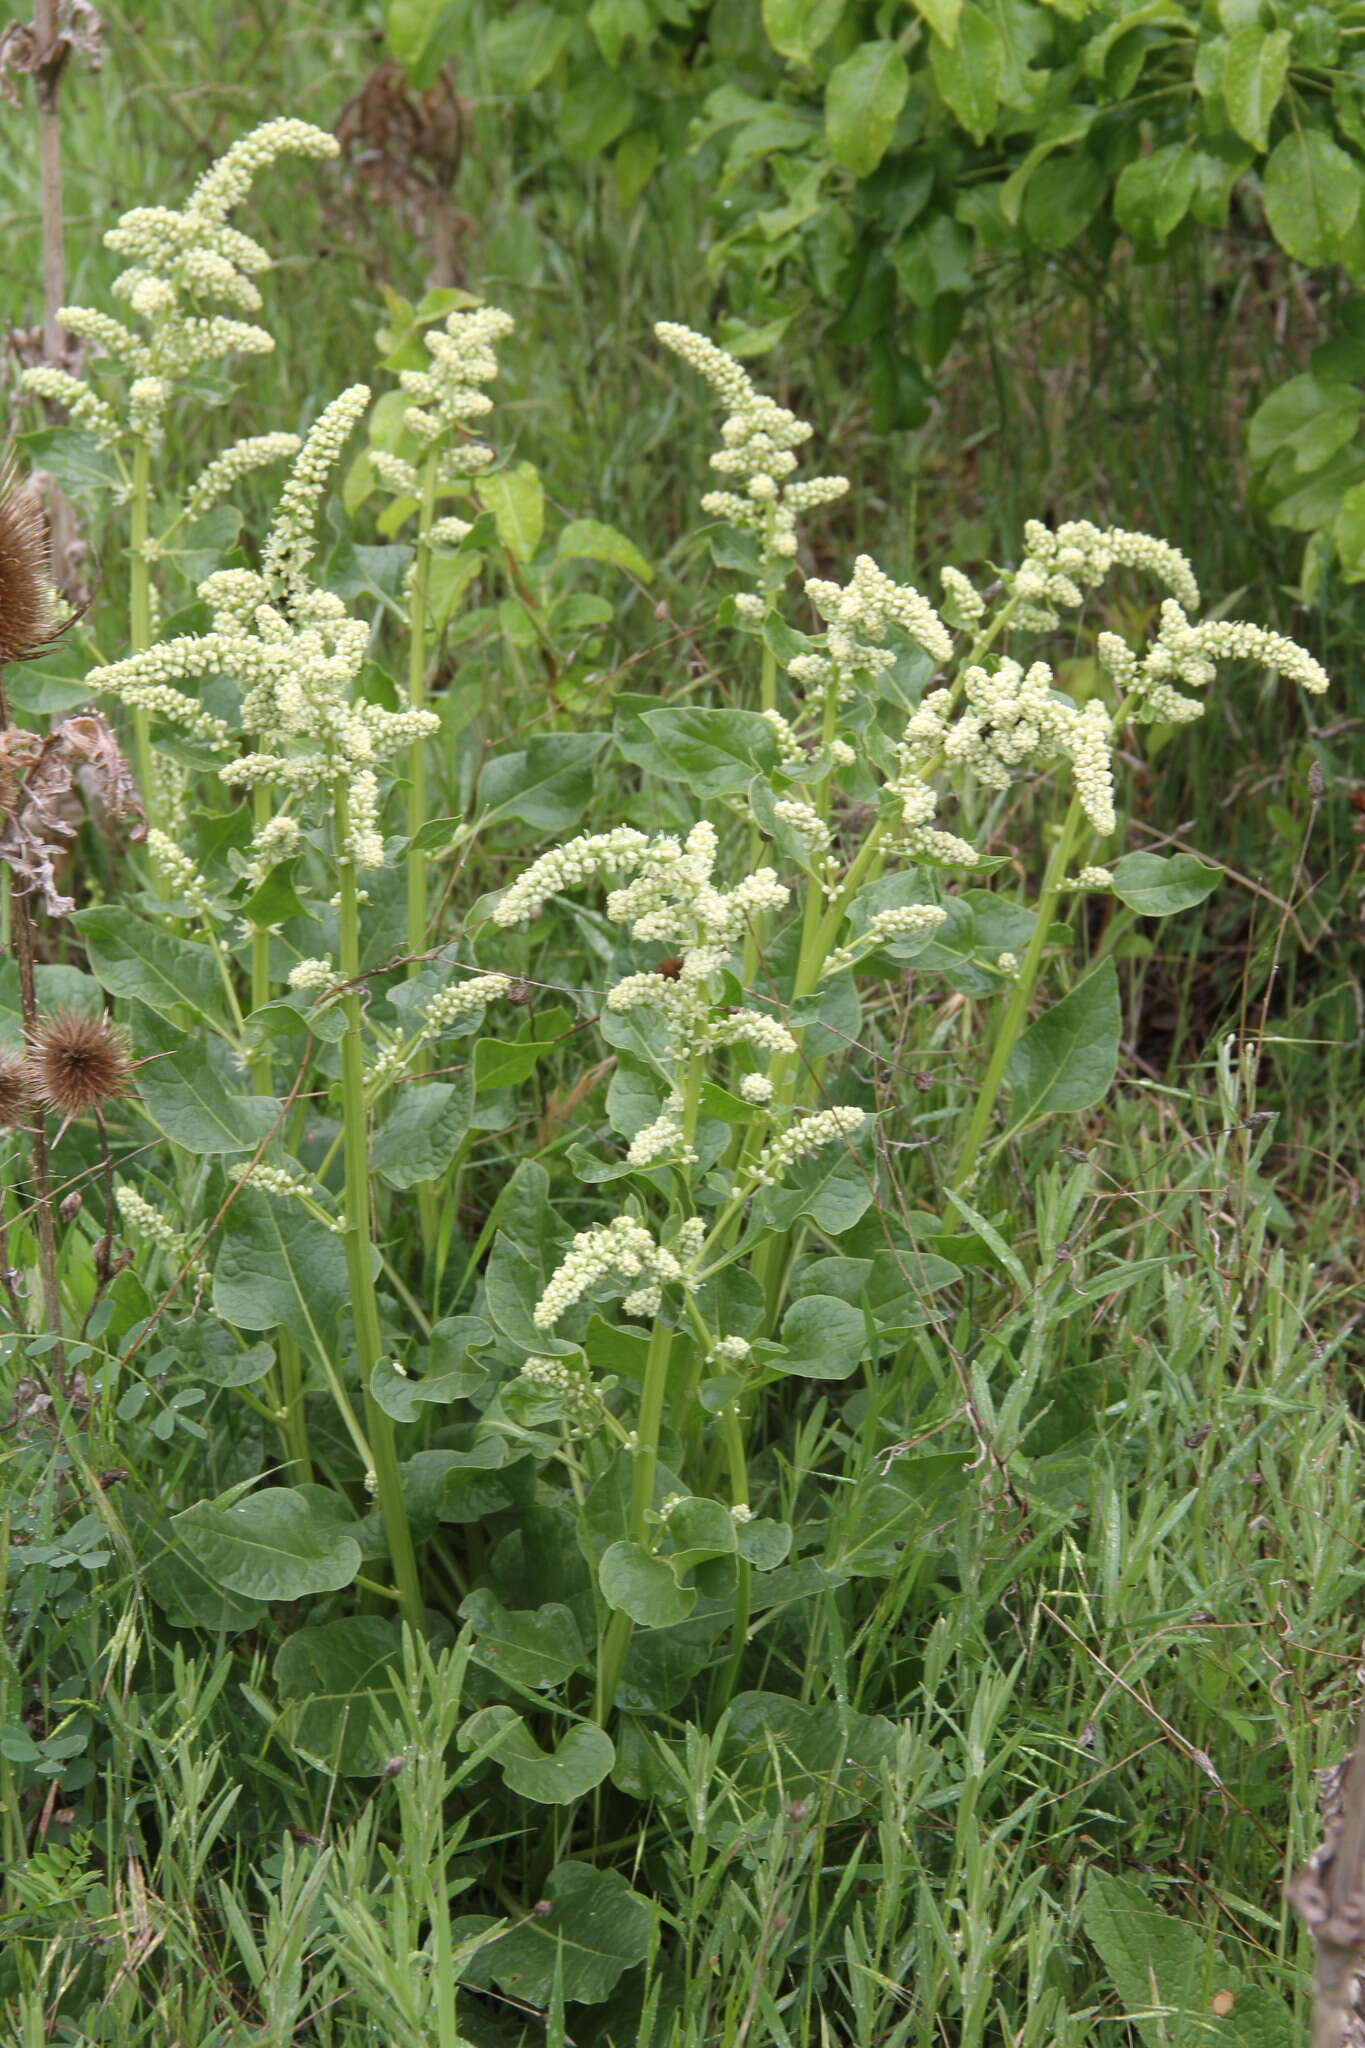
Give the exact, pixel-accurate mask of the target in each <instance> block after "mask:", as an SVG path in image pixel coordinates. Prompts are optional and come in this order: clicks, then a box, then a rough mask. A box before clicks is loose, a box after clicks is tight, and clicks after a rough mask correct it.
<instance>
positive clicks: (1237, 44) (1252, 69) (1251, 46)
mask: <svg viewBox="0 0 1365 2048" xmlns="http://www.w3.org/2000/svg"><path fill="white" fill-rule="evenodd" d="M1291 40H1292V39H1291V37H1290V35H1289V32H1288V30H1287V29H1282V28H1281V29H1276V30H1274V32H1273V33H1267V31H1266V30H1265V29H1263V28H1261V27H1259V26H1258V25H1256V24H1255V23H1252V24H1251V25H1250V26H1248V27H1247V28H1242V29H1238V31H1237V33H1236V35H1235V36H1234V37H1233V38H1232V41H1231V42H1230V43H1229V44H1228V49H1227V55H1226V57H1225V58H1224V60H1223V100H1224V104H1225V105H1226V107H1227V110H1228V119H1229V121H1231V123H1232V125H1233V127H1234V128H1235V129H1236V130H1237V133H1238V134H1239V135H1240V136H1241V137H1242V140H1243V141H1244V142H1249V143H1251V144H1252V146H1253V147H1254V148H1256V149H1265V148H1266V147H1267V145H1268V143H1269V139H1270V117H1271V115H1272V114H1273V113H1274V111H1275V109H1276V107H1277V106H1278V105H1279V103H1280V95H1281V93H1282V92H1283V91H1284V82H1285V79H1286V77H1287V76H1288V73H1289V45H1290V42H1291Z"/></svg>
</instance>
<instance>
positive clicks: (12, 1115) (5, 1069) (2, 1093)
mask: <svg viewBox="0 0 1365 2048" xmlns="http://www.w3.org/2000/svg"><path fill="white" fill-rule="evenodd" d="M29 1100H30V1097H29V1081H28V1069H27V1068H26V1067H25V1065H24V1062H23V1061H22V1060H21V1059H16V1058H15V1056H14V1054H13V1053H12V1052H4V1053H0V1124H4V1125H8V1124H17V1123H20V1122H22V1120H23V1115H24V1111H25V1110H26V1109H27V1108H28V1105H29Z"/></svg>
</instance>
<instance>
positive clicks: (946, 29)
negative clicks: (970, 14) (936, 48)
mask: <svg viewBox="0 0 1365 2048" xmlns="http://www.w3.org/2000/svg"><path fill="white" fill-rule="evenodd" d="M912 5H913V6H914V9H915V12H916V14H918V15H919V17H920V19H921V20H922V21H927V22H928V24H929V26H930V28H931V29H932V30H933V31H934V34H935V35H936V36H938V37H939V38H940V40H941V41H942V42H945V43H947V45H948V47H949V48H950V49H951V48H952V46H953V44H954V43H955V42H956V41H957V24H958V22H959V20H960V19H961V15H962V0H912Z"/></svg>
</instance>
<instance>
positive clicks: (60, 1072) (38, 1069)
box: [28, 1009, 132, 1117]
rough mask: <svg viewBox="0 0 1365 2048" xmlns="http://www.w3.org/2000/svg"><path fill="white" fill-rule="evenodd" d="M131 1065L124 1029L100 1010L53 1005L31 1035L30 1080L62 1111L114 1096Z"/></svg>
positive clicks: (74, 1112) (71, 1112)
mask: <svg viewBox="0 0 1365 2048" xmlns="http://www.w3.org/2000/svg"><path fill="white" fill-rule="evenodd" d="M131 1071H132V1061H131V1060H130V1059H129V1056H128V1046H127V1043H126V1041H125V1040H124V1037H123V1034H122V1032H121V1031H120V1030H119V1029H118V1027H117V1025H115V1024H112V1023H111V1022H110V1021H109V1019H108V1017H106V1016H105V1014H104V1012H103V1011H102V1010H79V1009H63V1010H54V1011H53V1012H52V1014H51V1016H50V1017H42V1018H40V1019H39V1020H38V1023H37V1025H36V1026H35V1028H34V1030H33V1032H32V1035H31V1036H30V1039H29V1052H28V1077H29V1086H30V1087H31V1089H32V1090H33V1092H34V1094H35V1095H39V1096H41V1098H42V1099H43V1101H44V1102H47V1103H50V1104H51V1105H52V1107H53V1109H55V1110H59V1111H60V1113H61V1114H62V1115H63V1116H65V1117H72V1116H81V1115H83V1114H84V1113H85V1112H86V1111H87V1110H91V1109H100V1108H102V1107H103V1105H104V1104H105V1103H106V1102H112V1101H113V1099H114V1097H115V1096H117V1095H122V1093H123V1091H124V1089H125V1088H126V1087H127V1085H128V1076H129V1074H130V1073H131Z"/></svg>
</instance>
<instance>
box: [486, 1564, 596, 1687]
mask: <svg viewBox="0 0 1365 2048" xmlns="http://www.w3.org/2000/svg"><path fill="white" fill-rule="evenodd" d="M460 1615H461V1618H462V1619H463V1620H465V1621H467V1622H470V1623H471V1624H472V1626H473V1629H474V1661H475V1663H476V1664H482V1665H484V1666H485V1667H486V1669H488V1670H489V1671H491V1672H493V1673H494V1674H495V1675H496V1676H497V1677H499V1678H505V1679H507V1680H508V1681H509V1682H510V1683H511V1684H513V1685H525V1686H538V1687H541V1688H543V1689H545V1690H547V1691H548V1690H550V1689H552V1688H554V1687H556V1686H560V1685H563V1684H564V1683H565V1682H566V1680H567V1679H569V1678H571V1677H572V1676H573V1674H574V1672H575V1671H583V1670H586V1669H587V1665H588V1652H587V1647H586V1645H585V1644H584V1641H583V1634H582V1631H581V1630H580V1628H579V1626H578V1623H577V1622H576V1621H575V1620H574V1616H573V1610H572V1608H569V1607H565V1606H563V1605H561V1604H560V1603H559V1602H558V1601H553V1600H552V1601H549V1602H547V1604H546V1605H545V1606H543V1607H532V1608H525V1609H521V1610H509V1609H508V1608H506V1607H504V1606H503V1605H502V1603H501V1601H500V1600H498V1599H496V1598H495V1597H494V1595H493V1594H492V1593H490V1592H489V1590H488V1589H487V1587H486V1586H480V1587H477V1588H476V1589H475V1591H474V1592H472V1593H470V1594H469V1595H468V1596H467V1597H466V1598H465V1600H464V1601H462V1603H461V1605H460Z"/></svg>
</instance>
